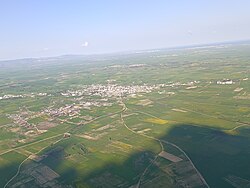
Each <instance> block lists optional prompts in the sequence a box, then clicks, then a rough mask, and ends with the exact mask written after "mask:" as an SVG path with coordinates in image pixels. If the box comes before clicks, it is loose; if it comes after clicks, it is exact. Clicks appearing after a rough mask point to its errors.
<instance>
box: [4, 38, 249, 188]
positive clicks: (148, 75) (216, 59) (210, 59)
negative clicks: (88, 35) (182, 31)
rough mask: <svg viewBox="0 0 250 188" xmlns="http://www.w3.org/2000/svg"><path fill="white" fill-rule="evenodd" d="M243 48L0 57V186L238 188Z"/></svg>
mask: <svg viewBox="0 0 250 188" xmlns="http://www.w3.org/2000/svg"><path fill="white" fill-rule="evenodd" d="M249 52H250V43H249V42H240V43H232V44H216V45H213V46H201V47H187V48H179V49H162V50H158V51H153V52H146V51H145V52H140V53H128V54H111V55H96V56H62V57H55V58H43V59H23V60H15V61H2V62H0V174H1V178H0V187H6V188H7V187H67V188H70V187H134V188H137V187H221V188H223V187H249V186H250V153H249V151H250V53H249Z"/></svg>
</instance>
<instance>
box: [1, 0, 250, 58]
mask: <svg viewBox="0 0 250 188" xmlns="http://www.w3.org/2000/svg"><path fill="white" fill-rule="evenodd" d="M249 7H250V1H249V0H209V1H199V0H188V1H183V0H175V1H167V0H151V1H149V0H105V1H98V0H86V1H82V0H74V1H66V0H53V1H51V0H40V1H38V0H37V1H34V0H25V1H20V0H11V1H8V0H6V1H0V26H1V29H0V60H5V59H16V58H25V57H46V56H57V55H63V54H95V53H110V52H119V51H131V50H144V49H155V48H165V47H174V46H185V45H193V44H205V43H214V42H223V41H236V40H244V39H250V11H249Z"/></svg>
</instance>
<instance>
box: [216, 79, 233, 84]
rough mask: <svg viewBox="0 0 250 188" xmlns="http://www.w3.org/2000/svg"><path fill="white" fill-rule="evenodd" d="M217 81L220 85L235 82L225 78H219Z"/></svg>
mask: <svg viewBox="0 0 250 188" xmlns="http://www.w3.org/2000/svg"><path fill="white" fill-rule="evenodd" d="M216 83H217V84H220V85H231V84H233V80H230V79H223V80H222V81H220V80H219V81H217V82H216Z"/></svg>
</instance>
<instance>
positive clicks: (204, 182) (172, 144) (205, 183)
mask: <svg viewBox="0 0 250 188" xmlns="http://www.w3.org/2000/svg"><path fill="white" fill-rule="evenodd" d="M121 104H122V105H123V110H122V112H121V121H122V123H123V125H124V126H125V127H126V129H127V130H129V131H130V132H133V133H134V134H137V135H140V136H144V137H146V138H149V139H152V140H156V141H158V142H159V143H160V144H161V149H162V151H163V150H164V148H163V146H162V143H165V144H169V145H171V146H173V147H175V148H176V149H178V150H179V151H180V152H182V153H183V154H184V155H185V157H186V158H187V159H188V160H189V162H190V164H191V165H192V167H193V168H194V169H195V171H196V172H197V174H198V176H199V177H200V179H201V180H202V182H203V184H204V185H206V186H207V187H208V188H209V185H208V184H207V182H206V180H205V179H204V178H203V176H202V175H201V173H200V172H199V170H198V169H197V168H196V167H195V165H194V163H193V162H192V160H191V159H190V158H189V157H188V155H187V153H186V152H185V151H184V150H182V149H181V148H180V147H179V146H177V145H176V144H174V143H171V142H169V141H166V140H161V139H158V138H155V137H151V136H148V135H146V134H143V133H138V132H136V131H134V130H132V129H130V128H129V127H128V126H127V125H126V123H125V121H124V119H123V112H125V111H126V110H127V109H128V108H127V107H126V105H125V103H123V102H122V101H121ZM137 112H139V113H142V114H145V115H149V116H151V117H155V118H157V117H156V116H154V115H151V114H149V113H144V112H140V111H137ZM155 160H156V159H154V160H153V161H152V162H151V164H150V165H149V166H148V167H147V168H146V169H145V170H144V172H143V174H142V175H144V174H145V173H146V171H147V170H148V168H149V167H150V166H151V165H152V163H153V162H154V161H155ZM141 179H142V176H141V177H140V179H139V182H138V183H137V186H136V187H137V188H139V187H140V182H141Z"/></svg>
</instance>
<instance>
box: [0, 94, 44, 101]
mask: <svg viewBox="0 0 250 188" xmlns="http://www.w3.org/2000/svg"><path fill="white" fill-rule="evenodd" d="M36 96H39V97H41V96H47V93H31V94H22V95H13V94H7V95H3V96H2V97H0V100H3V99H14V98H24V97H32V98H34V97H36Z"/></svg>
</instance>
